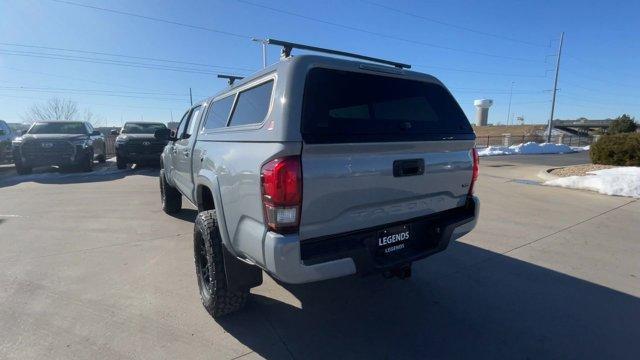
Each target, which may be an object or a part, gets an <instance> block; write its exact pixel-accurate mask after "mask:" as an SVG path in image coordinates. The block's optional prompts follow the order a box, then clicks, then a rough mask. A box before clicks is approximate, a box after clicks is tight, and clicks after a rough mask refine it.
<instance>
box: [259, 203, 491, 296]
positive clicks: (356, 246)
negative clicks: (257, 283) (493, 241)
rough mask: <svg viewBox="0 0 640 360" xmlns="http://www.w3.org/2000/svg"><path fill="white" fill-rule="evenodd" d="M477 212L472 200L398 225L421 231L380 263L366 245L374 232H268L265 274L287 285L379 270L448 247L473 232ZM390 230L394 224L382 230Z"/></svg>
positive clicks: (373, 238)
mask: <svg viewBox="0 0 640 360" xmlns="http://www.w3.org/2000/svg"><path fill="white" fill-rule="evenodd" d="M479 211H480V202H479V200H478V198H477V197H475V196H474V197H473V198H471V199H470V201H469V202H468V203H467V205H466V206H464V207H462V208H457V209H452V210H448V211H445V212H442V213H438V214H434V215H430V216H426V217H422V218H417V219H412V220H410V221H406V222H404V223H403V224H411V226H412V227H414V228H419V229H421V234H423V235H424V236H422V237H423V238H420V239H415V240H414V241H413V242H412V245H410V246H408V247H407V250H406V251H404V252H403V253H402V254H401V255H398V256H394V257H384V258H380V257H378V256H375V252H374V250H375V249H374V246H375V245H374V246H372V243H371V242H372V241H373V242H375V241H377V234H378V231H379V229H378V228H377V227H376V228H372V229H365V230H361V231H356V232H352V233H348V234H340V235H336V236H331V237H323V238H320V239H310V240H304V241H300V240H299V239H298V236H297V235H296V234H291V235H281V234H275V233H272V232H268V233H267V235H266V237H265V241H264V255H265V264H264V265H265V268H266V269H265V270H267V271H268V272H269V273H270V274H271V275H273V276H274V277H276V278H277V279H278V280H280V281H282V282H285V283H291V284H300V283H308V282H314V281H320V280H325V279H331V278H336V277H341V276H346V275H351V274H355V273H360V274H367V273H372V272H380V271H384V270H387V269H390V268H394V267H398V266H402V265H405V264H408V263H411V262H413V261H416V260H420V259H423V258H425V257H427V256H430V255H433V254H435V253H438V252H440V251H442V250H444V249H446V248H447V246H448V245H449V242H451V241H452V240H455V239H458V238H460V237H462V236H464V235H465V234H467V233H469V232H470V231H471V230H473V228H474V227H475V226H476V223H477V221H478V214H479ZM394 225H397V224H389V225H386V226H387V227H388V226H394Z"/></svg>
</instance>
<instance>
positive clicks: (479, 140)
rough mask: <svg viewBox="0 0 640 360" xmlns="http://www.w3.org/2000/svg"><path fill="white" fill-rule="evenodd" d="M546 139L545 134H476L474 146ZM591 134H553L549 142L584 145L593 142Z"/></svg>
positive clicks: (543, 140)
mask: <svg viewBox="0 0 640 360" xmlns="http://www.w3.org/2000/svg"><path fill="white" fill-rule="evenodd" d="M546 141H547V136H546V135H536V134H531V135H510V134H504V135H498V136H478V137H476V147H479V148H483V147H488V146H511V145H517V144H524V143H528V142H536V143H544V142H546ZM593 141H594V137H593V136H588V135H585V136H578V135H565V134H561V135H553V136H551V143H553V144H564V145H568V146H586V145H591V143H593Z"/></svg>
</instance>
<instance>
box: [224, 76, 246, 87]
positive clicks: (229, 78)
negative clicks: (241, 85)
mask: <svg viewBox="0 0 640 360" xmlns="http://www.w3.org/2000/svg"><path fill="white" fill-rule="evenodd" d="M218 78H219V79H227V83H228V84H229V86H231V85H233V83H234V82H235V81H236V80H241V79H244V76H236V75H227V74H218Z"/></svg>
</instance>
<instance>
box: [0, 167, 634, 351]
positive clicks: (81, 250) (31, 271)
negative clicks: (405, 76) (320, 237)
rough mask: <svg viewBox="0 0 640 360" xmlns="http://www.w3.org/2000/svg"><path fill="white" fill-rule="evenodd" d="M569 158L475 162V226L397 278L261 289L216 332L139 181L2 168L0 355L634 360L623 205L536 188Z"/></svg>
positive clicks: (630, 212)
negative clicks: (21, 174) (545, 173)
mask: <svg viewBox="0 0 640 360" xmlns="http://www.w3.org/2000/svg"><path fill="white" fill-rule="evenodd" d="M584 156H585V155H584V154H569V155H538V156H529V157H525V158H522V157H520V156H512V157H504V156H500V157H492V158H482V160H481V164H482V165H481V176H480V180H479V183H478V185H477V193H478V196H479V197H480V198H481V201H482V205H481V215H480V222H479V225H478V228H477V229H476V230H475V231H474V232H472V233H471V234H470V235H468V236H467V237H464V238H462V239H461V240H460V241H458V242H457V243H455V244H453V245H452V246H450V248H449V249H447V250H446V251H445V252H444V253H441V254H438V255H436V256H434V257H431V258H428V259H426V260H424V261H422V262H419V263H417V264H414V271H413V277H412V278H410V279H408V280H385V279H383V278H382V277H379V276H370V277H366V278H360V277H350V278H344V279H337V280H331V281H326V282H322V283H316V284H309V285H303V286H289V285H286V286H283V285H281V284H278V283H276V282H275V281H274V280H272V279H271V278H269V277H265V282H264V284H263V285H262V286H260V287H259V288H256V289H254V290H253V291H252V292H253V294H254V295H253V296H252V298H251V299H250V302H249V304H248V306H247V308H246V310H245V311H243V312H241V313H239V314H236V315H232V316H229V317H227V318H224V319H223V320H221V321H219V322H216V321H214V320H213V319H212V318H210V317H209V316H208V314H207V313H206V311H205V310H204V309H203V307H202V306H201V304H200V299H199V297H198V290H197V284H196V280H195V275H194V269H193V267H194V266H193V253H192V231H193V224H192V220H193V219H194V217H195V215H196V211H195V210H193V209H187V210H184V211H183V212H182V213H180V214H179V216H177V217H171V216H168V215H165V214H164V213H163V212H162V210H161V209H160V199H159V193H158V179H157V170H156V169H154V168H144V167H143V168H140V169H133V170H131V169H130V170H125V171H120V170H117V169H115V164H114V163H113V161H111V162H109V163H108V164H107V166H104V167H99V168H97V169H96V171H95V172H94V173H91V174H58V173H42V172H41V173H37V174H34V175H29V177H27V178H18V177H16V176H14V175H13V173H12V171H13V170H12V169H10V168H2V169H0V249H2V252H0V304H1V306H0V358H18V359H25V358H45V357H46V358H65V359H66V358H81V359H83V358H154V359H156V358H168V359H175V358H203V359H205V358H206V359H209V358H223V359H233V358H239V357H240V358H243V359H245V358H247V359H249V358H260V357H265V358H278V359H279V358H285V359H286V358H305V359H306V358H327V357H330V356H335V357H340V358H427V357H429V358H431V357H435V358H443V357H467V358H469V357H474V358H478V357H485V358H488V357H491V358H496V357H506V358H525V357H528V358H543V357H555V358H568V357H570V358H611V357H615V358H638V356H640V344H639V343H638V341H637V339H638V338H640V299H639V297H640V281H639V278H640V262H638V254H640V241H639V239H638V234H640V221H638V220H640V201H637V200H633V199H630V198H622V197H608V196H603V195H598V194H595V193H591V192H586V191H576V190H567V189H561V188H551V187H543V186H540V185H539V184H538V183H537V181H538V179H536V177H535V176H536V174H537V173H538V172H539V171H540V170H542V169H545V168H549V167H553V166H560V165H569V164H574V163H575V164H577V163H582V162H586V161H585V159H584Z"/></svg>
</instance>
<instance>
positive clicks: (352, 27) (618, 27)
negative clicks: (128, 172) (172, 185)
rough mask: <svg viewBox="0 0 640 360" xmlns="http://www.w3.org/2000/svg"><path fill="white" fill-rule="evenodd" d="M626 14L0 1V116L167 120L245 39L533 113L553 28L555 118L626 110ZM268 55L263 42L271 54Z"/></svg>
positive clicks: (404, 3)
mask: <svg viewBox="0 0 640 360" xmlns="http://www.w3.org/2000/svg"><path fill="white" fill-rule="evenodd" d="M70 3H75V4H83V5H89V6H94V7H101V8H107V9H111V10H115V11H121V12H127V13H133V14H139V15H143V16H148V17H153V18H161V19H166V20H169V21H174V22H179V23H183V24H189V25H191V26H193V27H191V28H189V27H185V26H178V25H172V24H169V23H166V22H158V21H152V20H148V19H144V18H141V17H133V16H127V15H122V14H118V13H114V12H109V11H104V10H98V9H95V8H87V7H82V6H77V5H73V4H70ZM639 11H640V2H638V1H557V0H556V1H546V0H545V1H515V0H510V1H470V0H467V1H416V0H396V1H388V0H341V1H338V0H325V1H290V0H273V1H266V0H207V1H204V0H185V1H129V0H110V1H104V0H101V1H99V0H68V1H67V0H64V1H62V2H59V1H53V0H0V119H4V120H7V121H9V122H20V121H21V115H22V114H24V113H25V111H26V110H27V109H28V107H29V106H31V105H32V104H33V103H37V102H43V101H46V100H47V99H48V98H50V97H53V96H57V97H60V98H64V99H70V100H73V101H76V102H77V103H78V104H79V106H80V108H81V109H84V108H89V109H91V111H92V112H93V113H94V114H96V115H99V116H100V118H101V119H103V120H102V122H101V125H102V124H104V123H106V124H109V125H116V124H121V123H122V121H127V120H140V119H144V120H145V121H170V120H171V117H172V116H173V118H174V119H175V120H177V119H179V118H180V116H181V114H182V113H183V112H184V111H185V109H186V108H187V107H188V105H189V88H190V87H191V88H192V90H193V94H194V100H195V99H199V98H203V97H206V96H208V95H212V94H214V93H215V92H217V91H218V90H220V89H222V88H224V86H225V83H224V82H223V81H221V80H218V79H216V77H215V75H214V74H215V73H219V72H224V73H238V74H243V75H246V74H249V73H251V71H252V70H255V69H259V68H260V67H261V56H260V46H259V45H258V44H256V43H254V42H251V41H250V39H249V38H250V37H251V36H256V37H272V38H278V39H284V40H289V41H295V42H302V43H308V44H311V45H316V46H321V47H329V48H336V49H340V50H345V51H351V52H357V53H363V54H367V55H370V56H376V57H381V58H388V59H391V60H397V61H402V62H407V63H410V64H413V65H414V69H415V70H417V71H422V72H427V73H431V74H433V75H435V76H437V77H438V78H440V79H441V80H442V81H443V82H444V83H445V84H446V85H447V86H448V87H449V88H450V89H451V91H452V92H453V94H454V95H455V97H456V99H457V100H458V101H459V102H460V104H461V106H462V108H463V109H464V111H465V112H466V114H467V116H469V118H470V119H472V118H473V114H474V111H475V110H474V107H473V100H474V99H479V98H491V99H493V100H494V106H493V107H492V108H491V110H490V115H489V121H490V122H492V123H503V124H504V123H505V122H506V121H507V119H508V118H509V116H508V115H507V108H508V102H509V89H510V86H511V83H512V82H513V83H514V90H513V99H512V105H511V114H512V115H517V116H524V118H525V121H526V122H527V123H543V122H546V121H547V119H548V117H549V112H550V105H551V102H550V99H551V93H550V91H549V90H550V89H551V88H552V86H553V72H552V71H549V70H552V69H553V68H554V63H555V57H553V56H552V55H554V54H555V53H556V51H557V46H558V38H559V35H560V32H562V31H564V32H565V44H564V45H565V46H564V49H563V57H562V63H561V71H560V80H559V85H558V87H559V88H560V91H559V92H558V102H557V106H556V116H555V117H556V118H563V119H565V118H577V117H581V116H584V117H588V118H606V117H615V116H618V115H619V114H621V113H629V114H631V115H632V116H635V117H636V118H637V117H638V116H640V101H639V100H640V87H639V86H638V80H640V71H639V70H640V61H639V60H638V57H639V56H640V41H638V39H640V27H638V25H637V14H638V12H639ZM203 28H204V29H203ZM17 45H22V46H17ZM25 45H26V46H40V47H48V48H58V49H72V50H81V51H86V52H94V53H86V52H85V53H81V52H71V51H66V50H64V51H63V50H55V49H47V48H35V47H25ZM95 52H100V53H108V54H118V55H123V56H128V57H123V56H115V57H114V56H110V55H101V54H95ZM278 52H279V49H277V48H275V47H270V48H269V52H268V55H269V56H268V58H269V62H270V63H271V62H275V61H277V59H278ZM70 57H71V58H73V59H75V60H73V61H71V60H68V59H69V58H70ZM132 57H138V58H132ZM141 57H142V58H147V59H140V58H141ZM150 59H164V60H171V61H173V62H166V61H157V60H150ZM186 63H190V64H186ZM203 65H209V66H203ZM214 66H219V67H220V68H215V67H214Z"/></svg>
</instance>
